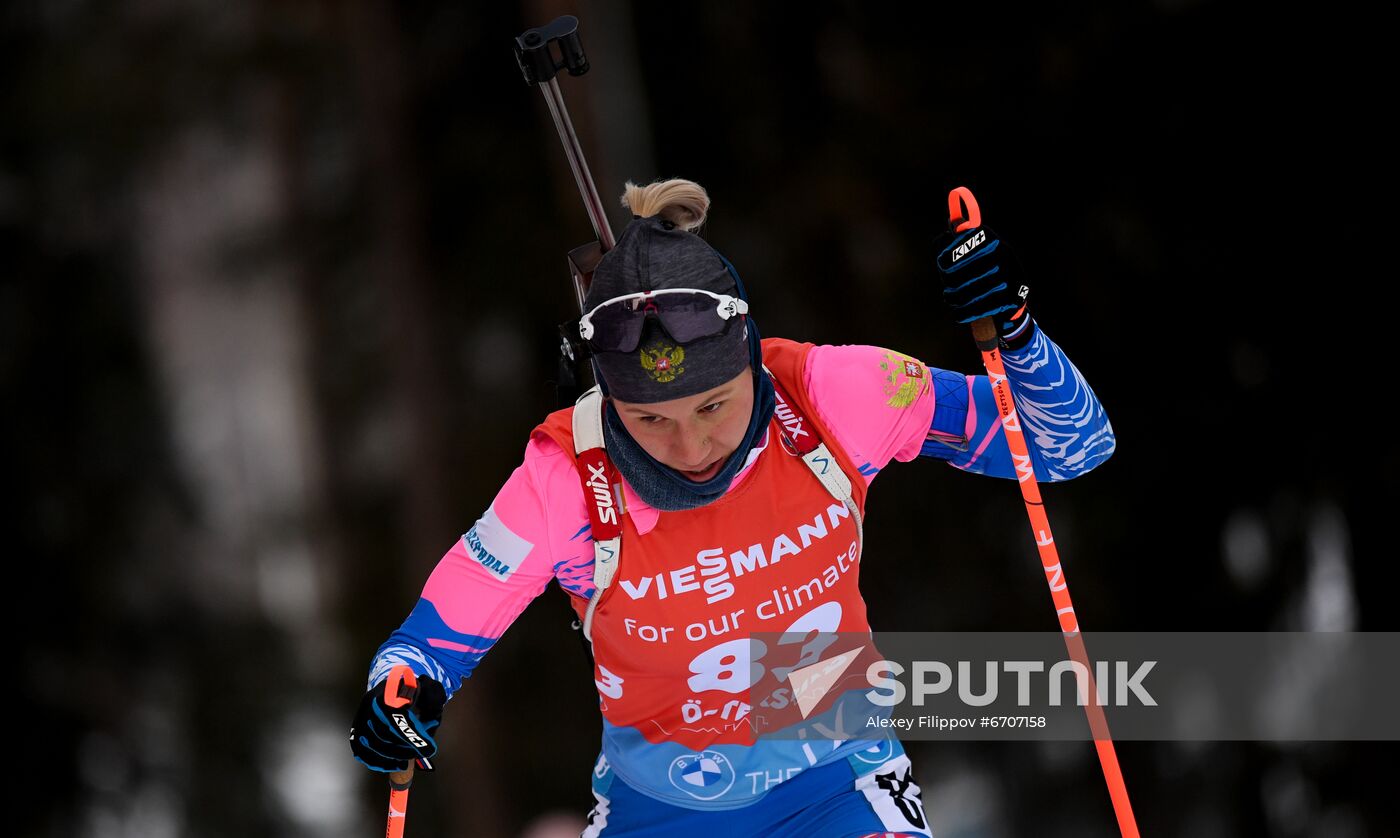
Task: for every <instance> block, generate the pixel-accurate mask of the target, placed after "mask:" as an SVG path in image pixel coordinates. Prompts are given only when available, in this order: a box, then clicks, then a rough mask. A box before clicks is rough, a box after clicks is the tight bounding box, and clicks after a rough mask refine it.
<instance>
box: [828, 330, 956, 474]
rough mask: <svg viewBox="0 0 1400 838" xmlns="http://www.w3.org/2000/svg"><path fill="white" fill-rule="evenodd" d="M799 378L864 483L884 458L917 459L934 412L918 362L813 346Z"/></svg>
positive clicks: (888, 353)
mask: <svg viewBox="0 0 1400 838" xmlns="http://www.w3.org/2000/svg"><path fill="white" fill-rule="evenodd" d="M803 374H804V381H805V383H806V386H807V392H808V393H809V394H810V396H811V399H812V402H813V404H814V405H815V406H816V410H817V414H818V416H820V417H821V420H822V422H823V424H825V425H826V426H827V427H828V428H830V429H831V432H832V433H833V434H834V435H835V436H836V441H837V442H838V443H840V444H841V446H842V447H843V448H845V449H846V452H847V453H848V454H850V456H851V459H852V460H854V461H855V464H856V467H857V468H859V469H860V472H861V474H862V475H864V476H865V482H866V484H867V485H868V484H869V483H870V481H872V480H874V479H875V475H876V474H877V473H878V472H879V471H880V469H882V468H884V467H885V465H886V464H887V463H889V461H890V460H899V461H900V462H908V461H910V460H912V459H914V458H915V457H917V456H919V450H920V448H921V447H922V446H923V443H924V440H925V439H926V438H927V436H928V430H929V426H930V424H931V423H932V421H933V409H934V396H933V387H932V386H931V384H930V374H929V370H928V368H927V367H925V366H924V364H923V363H922V362H921V361H919V360H918V359H916V358H913V357H910V356H908V355H904V354H901V353H899V352H895V351H893V350H890V349H884V348H882V347H879V346H859V345H847V346H815V347H813V348H812V350H811V352H809V353H808V355H807V362H806V368H805V369H804V373H803Z"/></svg>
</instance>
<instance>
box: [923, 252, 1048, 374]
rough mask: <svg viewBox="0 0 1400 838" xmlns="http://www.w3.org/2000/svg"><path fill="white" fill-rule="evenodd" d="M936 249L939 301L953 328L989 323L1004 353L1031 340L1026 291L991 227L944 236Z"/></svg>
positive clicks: (1014, 263) (1010, 255)
mask: <svg viewBox="0 0 1400 838" xmlns="http://www.w3.org/2000/svg"><path fill="white" fill-rule="evenodd" d="M935 247H937V248H938V260H937V265H938V272H939V273H940V274H941V275H942V277H943V300H944V302H946V303H947V304H948V306H949V307H950V308H951V309H952V310H953V317H954V318H955V319H956V320H957V322H958V323H963V324H967V323H972V322H974V321H976V320H981V319H982V318H983V317H991V318H993V320H994V321H995V323H996V325H997V333H998V334H999V335H1001V337H1002V345H1003V347H1004V348H1006V349H1017V348H1020V347H1021V346H1023V345H1024V344H1025V342H1026V341H1028V340H1030V336H1031V329H1030V328H1029V324H1027V323H1026V319H1027V318H1028V317H1030V309H1029V307H1028V306H1027V303H1028V301H1029V299H1030V293H1031V289H1030V286H1029V285H1028V284H1026V281H1025V280H1024V278H1023V271H1022V270H1021V266H1020V263H1019V261H1018V260H1017V259H1016V256H1015V254H1014V253H1012V252H1011V249H1010V247H1008V246H1007V245H1006V243H1005V242H1003V241H1002V240H1001V239H1000V238H999V237H998V236H997V234H996V233H995V232H993V231H992V229H991V228H990V227H986V226H981V227H973V228H972V229H971V230H964V231H963V232H961V233H956V232H948V233H944V234H943V235H942V236H940V237H939V238H938V239H937V240H936V242H935Z"/></svg>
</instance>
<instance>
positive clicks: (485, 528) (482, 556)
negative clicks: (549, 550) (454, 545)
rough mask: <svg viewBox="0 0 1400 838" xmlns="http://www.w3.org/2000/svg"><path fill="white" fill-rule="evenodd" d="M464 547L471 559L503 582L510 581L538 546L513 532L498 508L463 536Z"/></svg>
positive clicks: (488, 511) (490, 509)
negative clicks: (503, 519)
mask: <svg viewBox="0 0 1400 838" xmlns="http://www.w3.org/2000/svg"><path fill="white" fill-rule="evenodd" d="M462 544H463V546H465V547H466V548H467V554H468V555H470V556H471V557H472V558H474V559H476V560H477V562H479V563H480V564H481V566H482V567H484V568H486V569H487V570H489V571H491V573H493V574H494V575H495V576H497V577H498V578H500V579H509V578H510V577H511V574H513V573H515V569H516V568H517V567H519V566H520V563H521V562H523V561H525V557H526V556H528V555H530V550H532V549H533V548H534V546H535V545H534V544H532V543H530V542H529V541H526V540H525V539H523V538H521V537H520V536H518V535H516V534H515V533H513V532H511V530H510V527H507V526H506V525H505V524H504V523H503V522H502V521H501V519H500V517H499V516H497V515H496V507H495V506H494V505H492V506H491V508H489V509H487V510H486V514H485V515H482V516H481V520H479V521H477V522H476V526H474V527H472V528H471V529H470V530H468V531H467V532H466V533H465V534H464V535H463V536H462Z"/></svg>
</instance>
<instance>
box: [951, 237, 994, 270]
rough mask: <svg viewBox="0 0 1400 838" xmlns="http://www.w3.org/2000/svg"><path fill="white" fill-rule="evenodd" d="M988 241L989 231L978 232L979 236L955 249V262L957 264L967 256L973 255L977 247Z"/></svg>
mask: <svg viewBox="0 0 1400 838" xmlns="http://www.w3.org/2000/svg"><path fill="white" fill-rule="evenodd" d="M986 240H987V231H986V230H978V231H977V235H975V236H973V237H972V238H970V239H968V240H967V241H965V242H963V243H962V244H960V245H958V246H957V247H955V248H953V261H954V262H956V261H958V260H959V259H961V258H963V257H964V256H966V255H967V254H969V253H971V252H972V251H973V250H976V249H977V246H978V245H980V244H982V243H983V242H985V241H986Z"/></svg>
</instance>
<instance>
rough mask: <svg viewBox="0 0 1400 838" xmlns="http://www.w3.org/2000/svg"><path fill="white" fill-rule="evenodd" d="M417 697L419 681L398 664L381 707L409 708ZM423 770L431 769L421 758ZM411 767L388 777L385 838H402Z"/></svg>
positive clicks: (386, 688)
mask: <svg viewBox="0 0 1400 838" xmlns="http://www.w3.org/2000/svg"><path fill="white" fill-rule="evenodd" d="M417 695H418V677H417V676H416V675H414V674H413V670H412V669H409V668H408V667H407V666H405V665H403V664H400V665H398V666H396V667H394V668H393V669H392V670H390V671H389V677H388V678H387V679H385V681H384V703H385V704H387V705H388V706H390V707H408V706H409V705H411V704H412V703H413V699H414V698H415V697H417ZM417 762H421V763H423V767H424V768H426V769H430V770H431V768H432V766H431V765H430V764H429V763H428V762H427V760H425V759H423V758H422V757H420V758H419V759H418V760H417ZM413 764H414V761H410V762H409V763H408V768H406V769H404V770H403V771H393V772H390V774H389V820H388V824H387V825H386V826H385V828H384V836H385V838H403V829H404V822H405V821H407V820H408V789H409V787H410V786H412V785H413Z"/></svg>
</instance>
